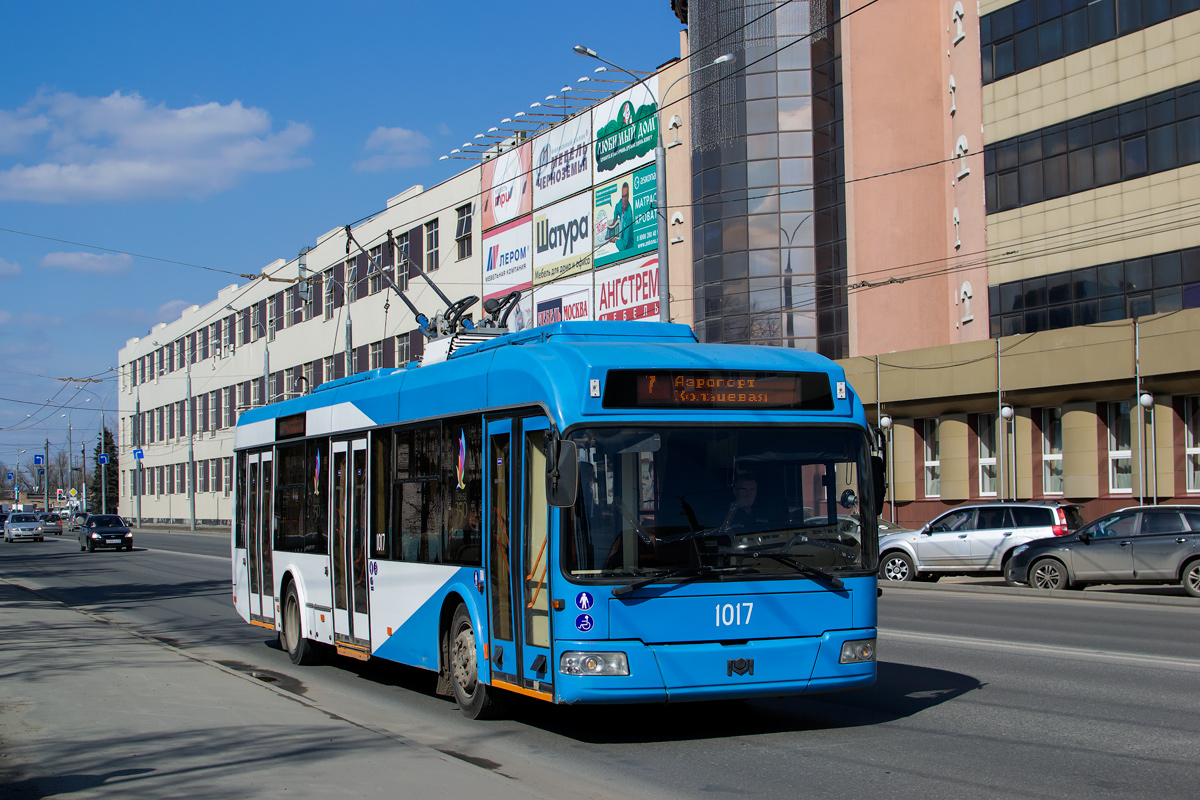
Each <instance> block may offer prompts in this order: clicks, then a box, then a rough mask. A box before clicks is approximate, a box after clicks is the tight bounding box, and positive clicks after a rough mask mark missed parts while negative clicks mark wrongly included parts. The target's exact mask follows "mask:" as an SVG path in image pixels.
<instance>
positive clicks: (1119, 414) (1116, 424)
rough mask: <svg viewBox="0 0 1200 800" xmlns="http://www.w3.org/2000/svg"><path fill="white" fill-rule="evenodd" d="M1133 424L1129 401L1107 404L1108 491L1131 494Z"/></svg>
mask: <svg viewBox="0 0 1200 800" xmlns="http://www.w3.org/2000/svg"><path fill="white" fill-rule="evenodd" d="M1132 442H1133V424H1132V421H1131V419H1130V414H1129V401H1127V400H1126V401H1122V402H1120V403H1109V404H1108V490H1109V491H1110V492H1111V493H1113V494H1131V493H1132V492H1133V445H1132Z"/></svg>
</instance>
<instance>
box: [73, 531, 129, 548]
mask: <svg viewBox="0 0 1200 800" xmlns="http://www.w3.org/2000/svg"><path fill="white" fill-rule="evenodd" d="M84 541H85V542H89V543H91V545H92V547H94V548H97V549H99V548H101V547H111V548H113V549H116V550H119V549H121V548H122V547H126V546H128V545H132V544H133V536H132V535H128V536H126V535H121V536H101V537H100V538H98V539H97V538H95V537H91V536H89V537H88V538H86V539H84Z"/></svg>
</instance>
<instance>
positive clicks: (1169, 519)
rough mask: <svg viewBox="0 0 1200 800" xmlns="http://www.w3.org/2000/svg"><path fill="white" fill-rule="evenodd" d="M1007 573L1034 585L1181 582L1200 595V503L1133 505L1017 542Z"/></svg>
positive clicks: (1044, 587) (1072, 586)
mask: <svg viewBox="0 0 1200 800" xmlns="http://www.w3.org/2000/svg"><path fill="white" fill-rule="evenodd" d="M1009 577H1010V578H1011V579H1012V580H1014V581H1017V582H1020V583H1028V584H1029V585H1030V586H1032V587H1034V588H1035V589H1068V588H1070V589H1082V588H1083V587H1084V586H1086V585H1087V584H1089V583H1180V584H1182V585H1183V588H1184V589H1186V590H1187V592H1188V594H1190V595H1192V596H1193V597H1200V506H1183V505H1181V506H1135V507H1133V508H1124V509H1121V510H1120V511H1116V512H1114V513H1112V514H1106V515H1105V516H1103V517H1101V518H1100V519H1098V520H1096V521H1095V522H1093V523H1091V524H1089V525H1086V526H1084V527H1083V528H1080V529H1079V530H1078V531H1076V532H1075V533H1073V534H1071V535H1070V536H1064V537H1062V538H1061V539H1040V540H1037V541H1033V542H1030V543H1029V544H1027V545H1025V546H1023V547H1018V548H1017V551H1016V552H1015V553H1014V554H1013V557H1012V561H1011V562H1010V568H1009Z"/></svg>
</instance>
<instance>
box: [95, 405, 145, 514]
mask: <svg viewBox="0 0 1200 800" xmlns="http://www.w3.org/2000/svg"><path fill="white" fill-rule="evenodd" d="M141 418H142V398H141V392H138V395H137V399H135V400H134V402H133V431H132V432H133V439H134V446H135V447H141V446H142V437H141V436H140V435H139V433H138V431H139V430H140V426H141ZM100 430H104V423H103V421H102V422H101V424H100ZM133 463H134V468H133V497H134V500H135V501H136V508H137V526H138V527H139V528H141V527H142V460H141V459H140V458H135V459H134V460H133ZM105 494H106V493H105V492H101V493H100V496H101V497H104V496H105Z"/></svg>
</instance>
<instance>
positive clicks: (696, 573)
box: [612, 566, 740, 597]
mask: <svg viewBox="0 0 1200 800" xmlns="http://www.w3.org/2000/svg"><path fill="white" fill-rule="evenodd" d="M739 569H740V567H708V566H699V567H684V568H683V569H673V570H671V571H670V572H664V573H663V574H662V575H654V576H652V577H649V578H643V579H642V580H640V581H634V582H633V583H631V584H629V585H628V586H616V587H614V588H613V590H612V593H613V597H621V596H622V595H626V594H629V593H630V592H632V591H633V590H634V589H640V588H642V587H643V586H649V585H650V584H652V583H662V582H663V581H669V580H671V579H673V578H685V579H686V581H680V583H685V582H687V583H690V582H691V581H694V580H697V579H699V578H705V577H708V576H709V575H719V574H724V573H727V572H737V571H738V570H739Z"/></svg>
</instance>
